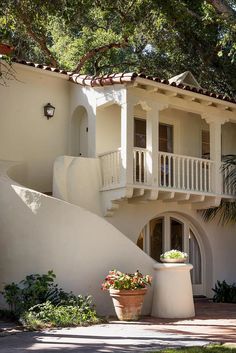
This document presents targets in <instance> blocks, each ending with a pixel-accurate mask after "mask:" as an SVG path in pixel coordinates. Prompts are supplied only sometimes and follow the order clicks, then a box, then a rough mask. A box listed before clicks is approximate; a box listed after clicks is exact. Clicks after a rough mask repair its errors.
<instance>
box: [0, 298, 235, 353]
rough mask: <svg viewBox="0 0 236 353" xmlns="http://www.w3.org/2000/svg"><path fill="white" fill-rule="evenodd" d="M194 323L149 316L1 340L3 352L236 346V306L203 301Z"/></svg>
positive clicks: (86, 352)
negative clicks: (223, 344)
mask: <svg viewBox="0 0 236 353" xmlns="http://www.w3.org/2000/svg"><path fill="white" fill-rule="evenodd" d="M196 313H197V315H196V318H194V319H192V320H161V319H154V318H150V317H146V318H144V319H143V320H141V321H139V322H133V323H127V322H126V323H125V322H118V321H111V322H110V323H109V324H103V325H97V326H90V327H77V328H70V329H60V330H48V331H44V332H20V333H16V334H14V335H10V336H3V337H0V353H14V352H15V353H16V352H17V353H28V352H38V353H41V352H44V353H55V352H60V353H67V352H68V353H92V352H93V353H96V352H107V353H114V352H116V353H128V352H137V353H138V352H150V351H153V350H154V349H163V348H165V347H180V346H195V345H205V344H207V343H210V342H235V343H236V305H231V304H214V303H206V302H202V303H201V302H200V303H197V304H196Z"/></svg>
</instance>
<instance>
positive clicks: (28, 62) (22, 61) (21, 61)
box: [12, 58, 71, 76]
mask: <svg viewBox="0 0 236 353" xmlns="http://www.w3.org/2000/svg"><path fill="white" fill-rule="evenodd" d="M12 61H13V62H14V63H17V64H22V65H26V66H32V67H35V68H37V69H42V70H46V71H52V72H57V73H59V74H63V75H68V76H70V75H71V72H67V71H65V70H60V69H58V68H56V67H51V66H49V65H42V64H36V63H33V62H31V61H26V60H20V59H17V58H13V59H12Z"/></svg>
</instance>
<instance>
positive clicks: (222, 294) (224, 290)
mask: <svg viewBox="0 0 236 353" xmlns="http://www.w3.org/2000/svg"><path fill="white" fill-rule="evenodd" d="M212 290H213V291H214V293H215V294H214V296H213V301H214V302H216V303H236V285H235V283H233V284H227V283H226V282H225V281H222V282H220V281H217V282H216V285H215V288H212Z"/></svg>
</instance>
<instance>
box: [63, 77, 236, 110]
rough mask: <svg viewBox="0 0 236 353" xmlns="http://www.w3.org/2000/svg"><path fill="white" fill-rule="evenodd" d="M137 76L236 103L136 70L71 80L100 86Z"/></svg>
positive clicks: (226, 97)
mask: <svg viewBox="0 0 236 353" xmlns="http://www.w3.org/2000/svg"><path fill="white" fill-rule="evenodd" d="M137 77H140V78H144V79H147V80H150V81H155V82H160V83H162V84H165V85H169V86H173V87H177V88H180V89H182V90H185V91H191V92H194V93H199V94H202V95H204V96H209V97H212V98H216V99H220V100H223V101H227V102H231V103H234V104H235V103H236V100H235V99H233V98H229V97H228V96H226V95H222V94H217V93H214V92H209V91H208V90H204V89H202V88H197V87H191V86H188V85H183V84H182V83H176V82H172V83H170V82H169V81H168V80H166V79H161V78H159V77H153V76H150V75H145V74H144V73H139V74H138V73H136V72H130V73H117V74H110V75H105V76H86V75H80V74H72V75H71V76H70V80H72V81H74V82H75V83H78V84H80V85H83V86H90V87H98V86H107V85H114V84H117V83H126V82H132V81H135V79H136V78H137Z"/></svg>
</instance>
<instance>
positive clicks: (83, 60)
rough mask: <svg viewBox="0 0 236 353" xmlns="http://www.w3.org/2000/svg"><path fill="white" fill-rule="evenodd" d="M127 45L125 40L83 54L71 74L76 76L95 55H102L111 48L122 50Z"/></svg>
mask: <svg viewBox="0 0 236 353" xmlns="http://www.w3.org/2000/svg"><path fill="white" fill-rule="evenodd" d="M127 45H128V42H127V40H125V41H124V42H122V43H115V42H114V43H110V44H107V45H103V46H101V47H98V48H95V49H91V50H89V51H88V52H87V53H86V54H84V55H83V56H82V58H81V59H80V61H79V63H78V65H77V66H76V68H75V69H74V70H73V73H75V74H78V73H79V72H80V71H81V69H82V67H83V66H84V64H85V63H86V62H87V61H88V60H90V59H92V58H93V57H94V56H95V55H97V54H98V53H104V52H105V51H107V50H109V49H112V48H124V47H126V46H127Z"/></svg>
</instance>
